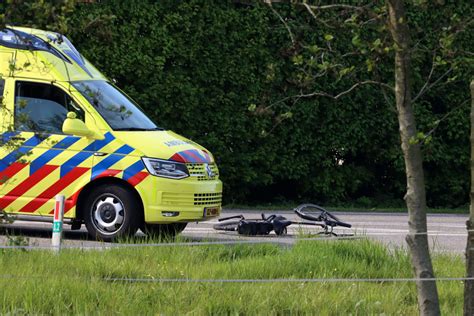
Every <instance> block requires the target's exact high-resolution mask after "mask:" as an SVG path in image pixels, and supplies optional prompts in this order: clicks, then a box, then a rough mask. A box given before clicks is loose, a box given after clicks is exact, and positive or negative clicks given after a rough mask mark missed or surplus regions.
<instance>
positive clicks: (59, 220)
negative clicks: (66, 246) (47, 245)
mask: <svg viewBox="0 0 474 316" xmlns="http://www.w3.org/2000/svg"><path fill="white" fill-rule="evenodd" d="M63 217H64V195H56V204H55V206H54V221H53V237H52V239H51V245H52V246H53V251H54V252H55V253H59V251H60V250H61V239H62V235H63Z"/></svg>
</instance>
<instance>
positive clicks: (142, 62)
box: [68, 0, 473, 207]
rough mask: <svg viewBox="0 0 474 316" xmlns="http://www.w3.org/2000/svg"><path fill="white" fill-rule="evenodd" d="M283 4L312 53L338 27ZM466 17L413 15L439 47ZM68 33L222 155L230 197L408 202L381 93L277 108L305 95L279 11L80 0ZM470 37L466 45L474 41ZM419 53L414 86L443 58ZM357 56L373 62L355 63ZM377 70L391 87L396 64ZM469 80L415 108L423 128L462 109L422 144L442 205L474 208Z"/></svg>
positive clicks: (438, 10)
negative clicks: (473, 198) (441, 37)
mask: <svg viewBox="0 0 474 316" xmlns="http://www.w3.org/2000/svg"><path fill="white" fill-rule="evenodd" d="M276 9H277V10H278V11H279V12H280V14H282V16H283V17H284V18H285V19H286V20H287V21H288V23H289V25H290V26H291V27H292V29H293V32H294V34H295V37H296V39H297V41H298V42H299V43H301V45H305V44H312V43H319V42H321V39H322V38H324V35H325V34H327V32H329V31H331V30H330V29H329V30H328V29H325V26H324V25H321V24H316V23H315V22H314V20H313V19H312V18H311V17H310V16H309V15H308V13H307V12H305V11H304V10H301V9H298V8H295V7H292V6H291V5H286V4H280V5H277V6H276ZM455 12H457V13H458V14H460V15H463V14H464V15H465V14H466V13H469V12H471V14H472V8H471V6H470V4H469V1H463V2H459V3H457V4H456V5H440V6H438V5H426V6H422V7H420V6H417V7H414V8H410V11H409V16H410V20H411V21H414V22H416V25H417V26H418V27H419V28H418V29H414V31H413V37H414V40H415V41H417V40H421V39H422V40H423V41H422V42H423V44H424V45H426V46H427V47H428V48H429V47H430V45H431V46H434V45H435V44H436V41H437V40H438V39H437V36H436V33H435V32H434V31H432V30H435V29H439V28H440V27H441V26H443V25H449V23H450V20H449V17H451V16H452V14H453V13H455ZM420 26H421V28H420ZM69 30H70V31H71V33H70V34H68V35H69V36H70V37H72V39H73V42H74V43H75V45H76V46H77V47H78V48H79V50H80V51H81V53H82V54H83V55H84V56H86V57H87V58H88V59H89V60H90V61H91V62H92V63H93V64H95V65H96V66H97V67H98V68H99V69H100V70H101V71H103V72H104V73H105V74H106V75H107V76H109V77H110V78H114V79H115V80H117V84H118V86H120V87H121V88H123V89H124V90H125V91H126V92H127V93H128V94H130V95H131V96H132V97H133V98H134V99H136V100H137V101H138V102H139V103H140V104H141V105H142V107H143V108H144V109H145V110H146V112H147V113H148V114H149V115H150V116H152V117H153V119H154V120H155V121H156V122H158V123H159V124H160V125H161V126H163V127H166V128H169V129H172V130H174V131H176V132H178V133H180V134H183V135H185V136H187V137H189V138H191V139H193V140H195V141H196V142H198V143H200V144H202V145H204V146H205V147H207V148H208V149H209V150H211V151H212V152H213V153H214V155H215V156H216V158H217V161H218V163H219V167H220V170H221V175H222V180H223V182H224V184H225V202H227V203H230V202H237V203H248V204H252V203H261V202H282V201H295V202H300V201H301V202H302V201H314V202H318V203H333V204H348V203H353V204H359V205H360V206H367V207H370V206H377V205H378V206H393V205H400V204H402V203H403V201H402V198H403V194H404V188H405V176H404V166H403V159H402V156H401V150H400V145H399V135H398V125H397V117H396V112H395V110H394V108H393V107H392V106H389V105H387V103H386V102H385V101H384V97H383V95H382V94H381V92H380V89H378V88H376V87H374V86H364V87H361V88H359V89H357V90H355V91H354V92H353V93H351V94H349V95H347V96H346V97H344V98H341V99H340V100H338V101H337V102H335V101H332V100H331V99H328V98H311V99H300V100H298V102H296V103H295V102H292V101H290V100H287V101H286V102H278V101H280V100H282V99H284V98H285V97H287V96H290V95H295V94H298V93H299V91H300V89H301V85H300V84H299V83H298V80H299V79H300V78H297V73H298V72H297V69H296V68H295V64H294V59H293V57H294V56H295V55H296V54H297V53H298V52H295V49H297V47H296V48H295V47H293V46H291V45H290V41H289V37H288V34H287V31H286V29H285V27H284V26H283V25H282V24H281V22H280V21H279V19H278V18H277V17H276V16H275V15H274V14H273V13H272V12H271V11H270V10H269V9H268V7H266V6H263V5H245V4H236V3H234V1H223V0H214V1H211V0H209V1H204V0H202V1H199V0H188V1H171V0H164V1H159V2H157V1H143V0H140V1H138V0H132V1H130V0H127V1H125V0H114V1H102V2H101V3H98V4H82V5H80V6H79V7H78V8H77V10H76V11H75V13H74V16H73V17H72V20H71V21H70V25H69ZM466 33H468V34H465V35H463V36H462V37H461V39H460V40H459V41H458V42H456V45H457V47H461V48H464V49H468V48H469V46H470V44H472V42H473V38H472V35H471V34H469V32H466ZM471 33H472V32H471ZM365 36H367V37H368V38H370V37H371V36H373V34H370V31H367V34H365ZM334 37H335V38H334V42H333V47H334V49H335V50H338V51H340V52H344V51H345V50H347V49H349V48H350V45H352V44H351V38H352V35H351V34H350V33H349V34H345V33H344V32H341V33H340V34H334ZM471 48H472V47H471ZM420 54H421V55H418V56H417V58H416V59H414V65H413V69H414V78H413V84H414V87H415V90H416V89H419V88H420V87H421V85H422V84H423V82H424V81H423V80H424V78H425V77H426V74H427V73H428V72H429V67H430V66H431V54H430V53H426V54H423V53H420ZM353 61H354V62H356V63H365V59H357V57H354V60H353ZM379 63H380V64H379V65H378V66H379V69H380V70H381V73H382V74H383V76H384V77H385V78H384V80H385V81H387V82H389V83H393V79H392V78H393V71H392V68H393V56H390V55H387V56H386V58H385V59H382V60H381V61H380V62H379ZM457 75H458V77H457V79H456V80H455V81H453V82H452V83H451V84H449V85H445V86H442V87H440V88H438V89H436V90H433V91H431V92H430V93H428V94H427V95H426V97H424V98H423V99H422V100H421V101H420V102H418V103H417V104H416V111H417V115H418V118H417V119H418V120H419V127H420V130H422V131H428V130H429V129H431V127H432V126H433V124H434V122H435V121H437V120H439V119H440V118H442V117H444V116H445V114H446V113H448V112H449V113H450V114H449V115H448V116H447V117H446V118H445V119H444V120H443V121H442V122H441V123H440V124H439V126H438V128H437V129H436V131H435V133H434V134H433V141H432V142H431V143H430V144H428V145H426V146H425V147H424V154H425V159H426V165H425V167H426V177H427V190H428V203H429V205H430V206H432V207H456V206H460V205H463V204H465V203H467V201H468V186H469V178H468V176H469V172H468V167H469V156H468V153H469V149H468V146H469V139H468V132H469V131H468V129H469V123H468V119H469V115H468V114H469V104H466V103H465V104H464V106H461V107H459V104H461V103H462V102H463V101H464V100H466V99H469V94H468V93H469V89H468V83H469V80H470V76H471V75H472V69H469V68H466V67H465V68H462V67H459V69H457ZM360 76H361V78H362V79H363V77H364V76H366V75H364V74H360ZM351 80H352V79H347V80H341V81H339V82H337V83H336V82H335V81H334V79H333V78H331V77H323V78H320V79H318V80H317V81H316V82H313V83H310V85H312V86H310V87H309V88H314V89H319V90H324V91H328V92H333V93H336V92H337V91H341V90H342V89H344V88H347V87H349V86H350V85H351V84H352V81H351ZM290 113H291V114H290Z"/></svg>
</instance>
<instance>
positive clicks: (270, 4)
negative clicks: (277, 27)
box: [265, 0, 296, 46]
mask: <svg viewBox="0 0 474 316" xmlns="http://www.w3.org/2000/svg"><path fill="white" fill-rule="evenodd" d="M265 3H266V4H267V5H268V7H269V8H270V10H272V12H273V14H275V15H276V16H277V17H278V19H280V21H281V23H283V25H284V26H285V28H286V30H287V31H288V35H289V36H290V40H291V43H292V44H293V46H295V44H296V42H295V37H294V35H293V33H292V32H291V29H290V27H289V26H288V24H287V23H286V21H285V19H284V18H283V17H282V16H281V15H280V13H278V11H277V10H275V9H274V8H273V6H272V1H271V0H265Z"/></svg>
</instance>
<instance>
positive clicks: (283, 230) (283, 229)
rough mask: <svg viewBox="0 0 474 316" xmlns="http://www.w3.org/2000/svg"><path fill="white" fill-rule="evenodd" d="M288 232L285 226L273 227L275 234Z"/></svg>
mask: <svg viewBox="0 0 474 316" xmlns="http://www.w3.org/2000/svg"><path fill="white" fill-rule="evenodd" d="M287 233H288V229H287V228H286V227H282V228H278V229H275V234H276V235H277V236H285V235H286V234H287Z"/></svg>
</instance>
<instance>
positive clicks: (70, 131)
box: [63, 112, 104, 140]
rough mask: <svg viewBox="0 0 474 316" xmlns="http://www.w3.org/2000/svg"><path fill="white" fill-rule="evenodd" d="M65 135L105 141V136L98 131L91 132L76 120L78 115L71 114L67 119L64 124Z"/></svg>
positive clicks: (81, 122)
mask: <svg viewBox="0 0 474 316" xmlns="http://www.w3.org/2000/svg"><path fill="white" fill-rule="evenodd" d="M63 133H64V134H67V135H76V136H82V137H88V138H93V139H99V140H102V139H104V135H102V134H100V133H99V132H98V131H94V130H90V129H89V128H87V126H86V124H85V123H84V122H83V121H81V120H80V119H78V118H76V113H74V112H69V113H68V114H67V118H66V120H65V121H64V123H63Z"/></svg>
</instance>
